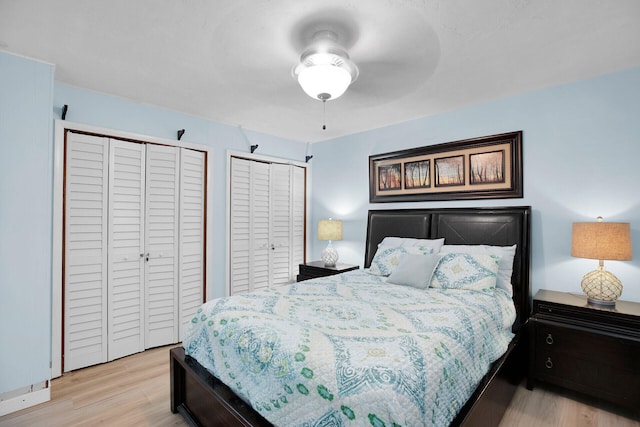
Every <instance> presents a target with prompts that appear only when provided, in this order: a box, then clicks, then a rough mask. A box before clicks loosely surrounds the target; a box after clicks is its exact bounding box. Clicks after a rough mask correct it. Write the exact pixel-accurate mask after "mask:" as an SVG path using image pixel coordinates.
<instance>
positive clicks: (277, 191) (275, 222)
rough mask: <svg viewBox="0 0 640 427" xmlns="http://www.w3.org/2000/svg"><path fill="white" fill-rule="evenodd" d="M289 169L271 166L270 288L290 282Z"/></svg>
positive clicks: (290, 213)
mask: <svg viewBox="0 0 640 427" xmlns="http://www.w3.org/2000/svg"><path fill="white" fill-rule="evenodd" d="M291 190H292V176H291V166H289V165H280V164H272V165H271V212H270V227H269V232H270V233H269V234H270V236H269V241H270V242H271V262H270V263H269V266H270V267H271V272H270V276H271V284H270V285H271V286H280V285H286V284H287V283H289V282H290V279H291V274H290V273H291V257H290V254H291V251H292V248H291V233H292V228H291V225H292V219H293V218H292V214H293V212H292V209H291V204H292V191H291Z"/></svg>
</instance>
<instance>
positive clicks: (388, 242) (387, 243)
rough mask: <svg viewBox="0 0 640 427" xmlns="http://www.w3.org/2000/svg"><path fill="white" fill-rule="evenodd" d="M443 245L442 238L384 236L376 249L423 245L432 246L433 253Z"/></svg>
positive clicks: (438, 250)
mask: <svg viewBox="0 0 640 427" xmlns="http://www.w3.org/2000/svg"><path fill="white" fill-rule="evenodd" d="M442 245H444V238H442V239H413V238H411V237H385V238H384V239H382V242H380V243H379V244H378V249H380V248H381V247H382V248H384V249H388V248H397V247H398V246H401V247H403V248H406V247H411V246H424V247H427V248H433V253H434V254H437V253H438V252H440V248H442Z"/></svg>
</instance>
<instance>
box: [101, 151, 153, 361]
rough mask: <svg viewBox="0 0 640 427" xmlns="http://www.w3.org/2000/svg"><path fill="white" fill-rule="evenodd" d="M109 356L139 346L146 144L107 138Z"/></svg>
mask: <svg viewBox="0 0 640 427" xmlns="http://www.w3.org/2000/svg"><path fill="white" fill-rule="evenodd" d="M110 146H111V147H110V160H109V172H110V175H109V201H110V203H109V286H108V290H109V291H108V293H109V299H108V303H107V310H108V313H109V327H108V336H109V340H108V341H109V351H108V353H109V360H113V359H117V358H120V357H123V356H127V355H129V354H133V353H137V352H140V351H143V350H144V322H145V319H144V298H145V296H144V258H143V257H142V254H143V252H144V217H145V213H144V211H145V174H144V171H145V145H144V144H137V143H132V142H126V141H120V140H115V139H112V140H110Z"/></svg>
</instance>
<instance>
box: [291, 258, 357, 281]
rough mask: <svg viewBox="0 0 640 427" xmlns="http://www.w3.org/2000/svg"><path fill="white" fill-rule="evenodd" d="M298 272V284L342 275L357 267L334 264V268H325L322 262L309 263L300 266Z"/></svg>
mask: <svg viewBox="0 0 640 427" xmlns="http://www.w3.org/2000/svg"><path fill="white" fill-rule="evenodd" d="M299 268H300V270H298V272H299V274H298V277H297V281H298V282H302V281H303V280H309V279H313V278H315V277H324V276H333V275H334V274H340V273H344V272H345V271H351V270H357V269H358V268H360V267H358V266H357V265H351V264H340V263H338V264H336V266H335V267H325V266H324V263H323V262H322V261H311V262H308V263H306V264H300V267H299Z"/></svg>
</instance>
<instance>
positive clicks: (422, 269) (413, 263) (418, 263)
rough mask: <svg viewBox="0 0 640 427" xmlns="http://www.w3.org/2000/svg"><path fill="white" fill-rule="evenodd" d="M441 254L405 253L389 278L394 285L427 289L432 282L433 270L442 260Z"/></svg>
mask: <svg viewBox="0 0 640 427" xmlns="http://www.w3.org/2000/svg"><path fill="white" fill-rule="evenodd" d="M440 257H441V256H440V255H439V254H429V255H413V254H404V255H402V257H401V258H400V262H399V263H398V267H397V268H396V269H395V271H394V272H393V273H391V275H390V276H389V278H388V279H387V282H388V283H392V284H394V285H404V286H413V287H414V288H419V289H426V288H428V287H429V283H431V277H432V276H433V271H434V270H435V268H436V265H438V261H440Z"/></svg>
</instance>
